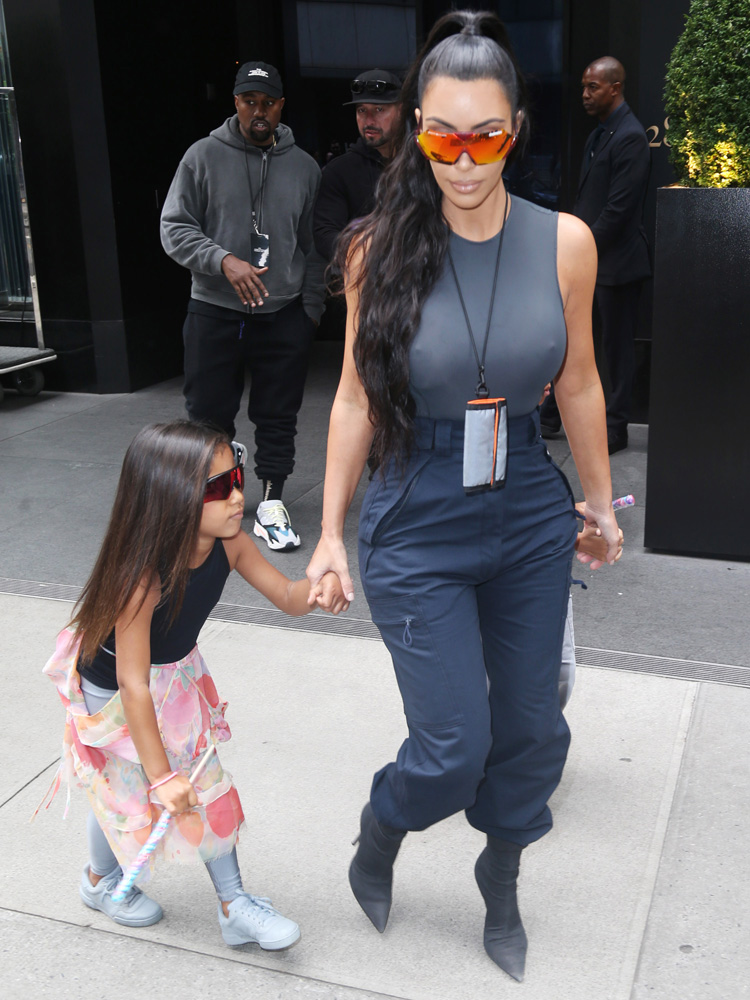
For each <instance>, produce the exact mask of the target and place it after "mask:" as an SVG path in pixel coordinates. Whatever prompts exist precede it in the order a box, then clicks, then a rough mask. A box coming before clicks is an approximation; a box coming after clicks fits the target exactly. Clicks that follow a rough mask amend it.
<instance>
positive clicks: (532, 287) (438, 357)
mask: <svg viewBox="0 0 750 1000" xmlns="http://www.w3.org/2000/svg"><path fill="white" fill-rule="evenodd" d="M505 224H506V226H507V229H506V232H505V240H504V242H503V252H502V257H501V258H500V273H499V275H498V280H497V292H496V295H495V308H494V310H493V314H492V326H491V328H490V336H489V341H488V344H487V357H486V362H485V368H486V370H485V381H486V383H487V388H488V389H489V392H490V396H505V398H506V399H507V400H508V416H510V417H518V416H523V415H524V414H527V413H531V412H532V411H533V410H534V408H535V407H536V405H537V403H538V402H539V398H540V396H541V394H542V391H543V389H544V386H545V385H546V384H547V382H549V381H551V379H552V378H553V377H554V376H555V375H556V374H557V372H558V370H559V368H560V366H561V365H562V362H563V358H564V357H565V349H566V346H567V333H566V329H565V319H564V316H563V304H562V297H561V295H560V287H559V285H558V281H557V213H556V212H550V211H549V210H548V209H546V208H539V207H538V206H537V205H534V204H532V203H531V202H529V201H524V200H523V199H522V198H517V197H516V196H515V195H514V196H513V197H512V199H511V207H510V213H509V215H508V219H507V221H506V223H505ZM499 239H500V236H499V234H498V235H497V236H495V237H494V238H493V239H491V240H486V241H484V242H481V243H474V242H472V241H470V240H465V239H463V238H462V237H460V236H457V235H456V234H455V233H451V235H450V247H451V254H452V256H453V262H454V264H455V266H456V273H457V274H458V280H459V282H460V284H461V291H462V293H463V297H464V302H465V303H466V309H467V311H468V313H469V319H470V320H471V328H472V331H473V333H474V339H475V341H476V344H477V351H478V353H479V356H480V357H481V355H482V344H483V342H484V333H485V330H486V328H487V312H488V310H489V308H490V295H491V294H492V281H493V278H494V274H495V261H496V260H497V245H498V240H499ZM409 366H410V379H411V393H412V396H413V397H414V401H415V403H416V406H417V415H418V416H420V417H434V418H441V419H450V420H463V419H464V412H465V410H466V401H467V400H468V399H474V395H475V389H476V385H477V364H476V360H475V357H474V351H473V349H472V346H471V341H470V339H469V333H468V330H467V329H466V320H465V318H464V313H463V309H462V308H461V302H460V300H459V298H458V292H457V290H456V283H455V281H454V280H453V274H452V272H451V268H450V264H449V262H448V259H447V257H446V260H445V264H444V267H443V272H442V274H441V276H440V278H439V279H438V281H437V283H436V284H435V287H434V288H433V290H432V291H431V292H430V294H429V296H428V297H427V300H426V301H425V303H424V307H423V309H422V320H421V323H420V325H419V329H418V331H417V334H416V336H415V338H414V341H413V342H412V345H411V349H410V355H409Z"/></svg>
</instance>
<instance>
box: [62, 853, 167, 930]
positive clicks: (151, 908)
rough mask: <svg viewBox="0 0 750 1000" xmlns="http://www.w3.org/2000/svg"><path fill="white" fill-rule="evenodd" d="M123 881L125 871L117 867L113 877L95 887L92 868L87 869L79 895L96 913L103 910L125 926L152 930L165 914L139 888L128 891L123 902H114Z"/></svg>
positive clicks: (110, 876) (104, 879)
mask: <svg viewBox="0 0 750 1000" xmlns="http://www.w3.org/2000/svg"><path fill="white" fill-rule="evenodd" d="M121 878H122V869H121V868H115V870H114V871H112V872H110V873H109V875H105V876H104V878H101V879H99V881H98V882H97V884H96V885H92V884H91V879H90V878H89V866H88V865H86V867H85V868H84V869H83V875H81V886H80V889H79V892H80V894H81V899H82V900H83V901H84V903H85V904H86V906H90V907H91V909H92V910H101V911H102V913H106V915H107V916H108V917H111V918H112V920H114V922H115V923H116V924H123V926H125V927H150V926H151V924H155V923H157V922H158V921H159V920H161V918H162V916H163V913H162V909H161V907H160V906H159V904H158V903H157V902H156V900H155V899H151V897H150V896H147V895H146V893H145V892H141V890H140V889H139V888H138V886H137V885H134V886H132V887H131V888H130V889H129V890H128V894H127V895H126V896H125V899H123V900H122V902H121V903H115V902H113V901H112V893H113V892H114V891H115V889H116V888H117V886H118V885H119V883H120V879H121Z"/></svg>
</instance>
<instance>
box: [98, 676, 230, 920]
mask: <svg viewBox="0 0 750 1000" xmlns="http://www.w3.org/2000/svg"><path fill="white" fill-rule="evenodd" d="M81 690H82V691H83V698H84V701H85V702H86V710H87V711H88V713H89V715H94V714H96V712H98V711H99V710H100V709H102V708H103V707H104V706H105V705H106V704H107V702H108V701H109V700H110V698H111V697H112V695H113V694H114V693H115V692H114V691H107V690H106V689H105V688H100V687H97V685H96V684H92V683H91V682H90V681H87V680H86V679H85V678H82V679H81ZM86 834H87V837H88V843H89V859H90V864H91V871H92V872H93V873H94V875H109V874H110V872H113V871H114V870H115V869H116V868H119V867H120V863H119V861H118V860H117V858H116V857H115V855H114V852H113V851H112V848H111V847H110V846H109V841H108V840H107V838H106V837H105V836H104V832H103V831H102V828H101V827H100V826H99V823H98V822H97V819H96V816H95V815H94V811H93V810H90V811H89V814H88V818H87V820H86ZM206 868H207V869H208V874H209V875H210V876H211V881H212V882H213V884H214V889H216V895H217V896H218V897H219V900H220V901H221V902H223V903H231V901H232V900H233V899H236V898H237V896H238V895H239V894H240V893H241V892H242V876H241V875H240V868H239V865H238V864H237V849H236V848H234V850H232V852H231V853H230V854H225V855H224V856H223V857H221V858H216V859H215V860H214V861H206Z"/></svg>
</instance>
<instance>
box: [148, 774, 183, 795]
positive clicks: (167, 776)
mask: <svg viewBox="0 0 750 1000" xmlns="http://www.w3.org/2000/svg"><path fill="white" fill-rule="evenodd" d="M176 774H177V772H176V771H170V772H169V774H165V775H164V777H163V778H159V780H158V781H155V782H154V783H153V785H149V786H148V790H149V791H150V792H153V790H154V789H155V788H158V787H159V785H166V783H167V782H168V781H171V780H172V778H174V776H175V775H176Z"/></svg>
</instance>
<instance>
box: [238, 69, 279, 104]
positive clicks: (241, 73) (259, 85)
mask: <svg viewBox="0 0 750 1000" xmlns="http://www.w3.org/2000/svg"><path fill="white" fill-rule="evenodd" d="M250 90H259V91H260V92H261V93H262V94H268V96H269V97H283V96H284V85H283V84H282V82H281V77H280V76H279V71H278V70H277V69H276V67H275V66H271V65H270V63H264V62H257V61H255V62H246V63H243V64H242V65H241V66H240V68H239V69H238V70H237V76H236V77H235V78H234V90H233V91H232V93H233V94H234V95H235V96H236V95H237V94H246V93H247V92H248V91H250Z"/></svg>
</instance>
